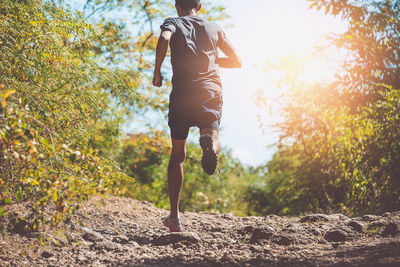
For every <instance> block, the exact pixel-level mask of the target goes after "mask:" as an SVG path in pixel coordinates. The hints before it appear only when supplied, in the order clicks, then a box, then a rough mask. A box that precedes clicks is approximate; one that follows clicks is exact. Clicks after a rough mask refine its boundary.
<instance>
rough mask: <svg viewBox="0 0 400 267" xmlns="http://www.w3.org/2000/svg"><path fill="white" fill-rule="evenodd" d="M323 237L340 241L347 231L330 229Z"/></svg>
mask: <svg viewBox="0 0 400 267" xmlns="http://www.w3.org/2000/svg"><path fill="white" fill-rule="evenodd" d="M325 239H326V240H328V241H330V242H342V241H345V240H346V239H347V233H346V232H345V231H343V230H340V229H335V230H331V231H329V232H328V233H327V234H326V235H325Z"/></svg>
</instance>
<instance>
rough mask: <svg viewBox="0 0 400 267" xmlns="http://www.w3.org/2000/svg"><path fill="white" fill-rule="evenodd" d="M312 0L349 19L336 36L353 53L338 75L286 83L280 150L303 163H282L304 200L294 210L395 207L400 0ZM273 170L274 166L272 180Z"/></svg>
mask: <svg viewBox="0 0 400 267" xmlns="http://www.w3.org/2000/svg"><path fill="white" fill-rule="evenodd" d="M309 2H310V5H311V7H314V8H317V9H318V10H321V9H324V10H325V12H326V13H327V14H331V15H335V16H341V17H342V18H343V19H345V20H346V21H347V22H348V25H349V26H348V30H347V32H345V33H344V34H341V35H339V36H336V37H333V39H332V40H333V44H334V45H336V47H337V48H338V49H339V50H341V51H342V53H346V55H347V56H346V58H345V60H344V61H343V68H342V71H341V72H340V73H337V76H336V79H335V81H334V82H332V83H330V84H314V85H306V84H304V83H300V82H298V81H296V80H295V82H293V80H291V81H289V80H288V82H287V83H286V86H287V89H288V90H287V94H286V95H285V98H284V99H285V100H284V101H285V103H286V106H285V108H284V109H283V111H282V113H283V116H284V121H283V122H282V123H280V124H279V125H278V128H279V130H280V131H281V132H282V136H281V140H280V144H281V146H282V148H283V151H282V150H280V152H279V153H280V154H281V153H284V154H285V155H287V157H288V158H289V159H292V160H293V161H296V162H298V164H296V166H295V168H292V167H290V168H287V167H285V166H283V167H282V171H287V172H289V174H288V178H286V180H288V179H291V178H289V177H295V180H294V188H293V194H294V193H296V194H297V195H298V196H297V197H299V198H300V199H301V201H298V202H297V204H296V207H295V208H294V210H295V211H296V212H295V213H299V212H302V211H314V212H315V211H325V212H333V211H340V212H346V213H357V214H359V213H365V212H372V213H379V212H384V211H393V210H395V209H397V207H398V206H399V204H400V202H399V196H400V191H399V189H398V188H399V185H400V184H399V177H400V176H399V174H400V172H399V171H400V170H399V167H398V165H397V164H396V163H395V162H398V160H399V156H398V155H399V143H400V139H399V136H398V134H397V133H398V132H399V123H398V115H397V114H398V112H397V110H398V108H399V107H398V105H399V104H398V103H399V87H400V83H399V77H400V76H399V71H400V68H399V67H400V58H399V55H400V51H399V47H400V43H399V40H400V38H399V33H400V23H399V14H400V6H399V5H400V4H399V2H398V1H362V2H356V1H346V0H343V1H329V0H310V1H309ZM291 78H293V77H292V76H291ZM288 103H289V104H288ZM278 159H279V158H275V159H274V160H273V161H272V163H270V164H272V165H273V164H274V163H275V162H276V163H278V162H277V160H278ZM274 177H275V175H274V173H273V172H272V173H271V174H270V173H269V174H268V175H267V178H266V179H267V181H272V180H273V179H275V178H274ZM290 203H291V202H287V203H285V206H286V207H291V204H290ZM291 209H293V207H291Z"/></svg>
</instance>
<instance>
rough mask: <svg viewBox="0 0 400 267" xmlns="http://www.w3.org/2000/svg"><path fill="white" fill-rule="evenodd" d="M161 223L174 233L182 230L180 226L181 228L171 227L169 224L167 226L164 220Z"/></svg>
mask: <svg viewBox="0 0 400 267" xmlns="http://www.w3.org/2000/svg"><path fill="white" fill-rule="evenodd" d="M163 224H164V226H165V227H167V228H168V229H169V231H170V232H174V233H177V232H183V229H182V228H181V229H175V228H171V226H169V225H168V224H167V223H166V222H165V221H164V222H163Z"/></svg>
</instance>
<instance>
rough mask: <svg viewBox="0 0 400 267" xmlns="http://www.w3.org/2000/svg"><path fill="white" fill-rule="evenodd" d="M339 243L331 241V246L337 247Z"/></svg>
mask: <svg viewBox="0 0 400 267" xmlns="http://www.w3.org/2000/svg"><path fill="white" fill-rule="evenodd" d="M339 245H340V243H338V242H335V243H332V247H333V248H338V247H339Z"/></svg>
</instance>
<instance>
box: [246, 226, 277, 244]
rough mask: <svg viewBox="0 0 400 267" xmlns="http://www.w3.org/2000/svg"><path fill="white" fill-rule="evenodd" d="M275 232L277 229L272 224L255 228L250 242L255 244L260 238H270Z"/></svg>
mask: <svg viewBox="0 0 400 267" xmlns="http://www.w3.org/2000/svg"><path fill="white" fill-rule="evenodd" d="M274 233H275V230H274V229H273V228H272V227H270V226H267V227H263V228H255V229H254V230H253V234H252V236H251V238H250V243H252V244H254V243H257V242H258V241H259V240H265V239H269V238H270V237H271V236H272V235H273V234H274Z"/></svg>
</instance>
